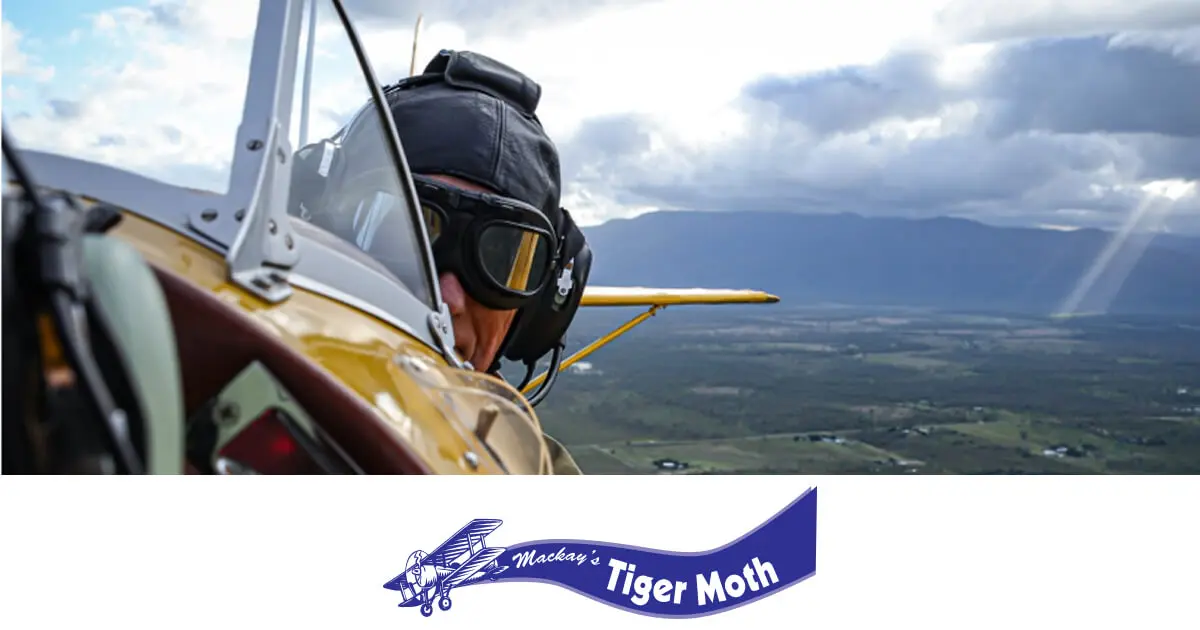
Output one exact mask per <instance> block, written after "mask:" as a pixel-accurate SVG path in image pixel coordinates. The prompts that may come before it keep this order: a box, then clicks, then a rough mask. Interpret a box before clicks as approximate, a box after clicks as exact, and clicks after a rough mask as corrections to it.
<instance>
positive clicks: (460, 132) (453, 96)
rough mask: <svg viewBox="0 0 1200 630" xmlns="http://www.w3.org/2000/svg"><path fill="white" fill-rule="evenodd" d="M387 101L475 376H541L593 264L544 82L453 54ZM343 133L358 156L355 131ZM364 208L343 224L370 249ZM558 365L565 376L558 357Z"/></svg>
mask: <svg viewBox="0 0 1200 630" xmlns="http://www.w3.org/2000/svg"><path fill="white" fill-rule="evenodd" d="M385 95H386V97H387V100H388V105H389V106H390V109H391V112H392V117H393V119H394V121H395V125H396V130H397V132H398V135H399V137H400V139H401V143H402V145H403V149H404V153H405V156H406V158H407V161H408V165H409V169H410V171H411V172H412V173H413V179H414V182H415V184H416V189H417V196H418V199H419V200H420V202H421V206H422V212H423V214H424V217H425V223H426V229H427V231H428V234H429V238H430V241H431V243H432V245H433V252H434V261H435V264H436V266H437V271H438V279H439V284H440V286H441V294H442V299H443V301H444V302H445V303H446V305H447V306H448V308H449V311H450V316H451V319H452V323H453V327H454V340H455V350H456V351H457V353H458V354H459V356H460V357H462V358H464V359H466V360H467V361H469V362H470V364H471V366H472V367H473V368H474V369H476V370H480V371H485V372H489V373H498V370H499V366H500V359H501V358H502V356H503V357H505V358H510V359H514V360H523V361H525V363H526V364H527V366H529V367H530V372H529V373H530V374H532V369H533V366H534V365H535V364H536V362H537V360H538V359H540V358H541V357H542V356H544V355H545V354H546V353H547V351H549V350H550V349H551V346H555V345H556V344H558V346H561V344H562V343H563V341H562V340H563V339H564V338H565V333H566V327H567V325H568V324H569V323H570V320H571V319H572V318H573V316H574V313H575V309H576V308H578V301H579V297H580V294H582V289H583V284H584V283H586V275H587V269H588V267H589V266H590V257H591V253H590V250H588V249H587V244H586V240H585V239H584V238H583V235H582V232H580V231H579V229H578V227H577V226H576V225H575V224H574V221H573V220H572V219H571V217H570V213H569V212H567V211H566V210H564V209H562V208H561V207H560V205H559V203H560V196H561V189H562V182H561V176H560V166H559V156H558V150H557V148H556V147H555V145H554V143H553V142H552V141H551V140H550V137H549V136H548V135H547V134H546V131H545V130H544V129H543V127H542V125H541V122H540V121H539V119H538V117H537V115H536V113H535V111H536V108H537V105H538V101H539V100H540V97H541V86H540V85H538V84H537V83H535V82H534V81H532V80H531V79H529V78H528V77H526V76H525V75H524V74H522V73H520V72H518V71H516V70H514V69H512V68H510V67H508V66H506V65H504V64H502V63H500V62H498V61H496V60H494V59H491V58H489V57H486V56H484V55H481V54H478V53H473V52H466V51H446V50H443V51H441V52H439V53H438V54H437V55H436V56H435V57H434V58H433V60H432V61H430V62H429V64H428V65H427V66H426V68H425V69H424V71H423V72H422V73H421V74H418V75H415V76H413V77H409V78H407V79H404V80H402V81H400V82H399V83H397V84H395V85H392V86H389V87H388V88H386V89H385ZM354 124H355V123H354V122H351V123H350V124H349V125H348V127H353V126H354ZM339 135H340V136H341V137H340V138H338V136H335V138H337V139H338V140H339V142H341V143H342V145H343V146H344V147H345V149H346V150H347V152H349V151H350V150H351V147H350V146H348V145H349V144H351V141H350V139H349V135H350V134H349V133H348V132H346V130H343V131H342V132H339ZM303 152H304V149H302V150H301V152H299V153H303ZM299 153H298V155H299ZM299 159H300V160H301V161H303V158H299ZM295 190H296V189H295V184H294V188H293V191H295ZM360 210H361V209H359V210H356V211H355V212H354V216H353V217H352V218H347V219H343V220H342V226H343V227H344V230H343V231H345V230H350V231H352V232H353V235H352V237H351V238H350V240H353V241H354V242H355V243H356V244H358V245H359V246H360V247H363V248H364V249H367V250H368V251H371V247H373V244H372V243H371V237H370V234H371V233H373V232H378V230H377V229H375V228H373V227H372V225H373V224H374V223H376V221H375V220H373V219H372V218H371V216H372V213H370V212H362V211H360ZM301 214H304V212H303V211H302V212H301ZM343 214H349V213H343ZM403 245H404V244H394V246H403ZM372 253H373V254H374V252H372ZM376 257H377V258H378V257H379V256H378V255H377V256H376ZM579 262H583V264H579ZM572 291H574V293H572ZM568 298H571V299H568ZM561 349H562V348H561V347H558V348H557V350H559V351H560V350H561ZM554 357H555V360H554V361H553V362H552V366H553V367H552V373H555V374H556V372H557V368H558V364H557V362H558V358H559V357H560V354H559V352H558V351H556V352H555V353H554ZM526 380H527V381H528V378H527V379H526ZM547 381H550V382H552V379H547ZM548 384H549V383H546V384H545V385H548ZM531 399H532V397H531ZM538 400H539V401H540V398H539V399H538ZM545 437H546V444H547V447H548V448H549V449H550V454H551V458H552V461H553V466H554V472H555V474H579V473H580V470H579V468H578V467H577V466H576V464H575V462H574V460H573V458H572V457H571V456H570V454H569V453H568V452H567V451H566V449H565V448H564V447H563V446H562V445H561V444H560V443H559V442H558V441H557V440H554V439H553V438H550V437H549V436H545Z"/></svg>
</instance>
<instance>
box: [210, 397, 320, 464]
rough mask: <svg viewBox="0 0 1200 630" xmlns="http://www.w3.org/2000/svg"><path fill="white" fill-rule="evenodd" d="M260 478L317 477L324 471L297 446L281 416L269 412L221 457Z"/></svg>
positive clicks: (233, 441)
mask: <svg viewBox="0 0 1200 630" xmlns="http://www.w3.org/2000/svg"><path fill="white" fill-rule="evenodd" d="M218 455H219V456H221V457H226V458H229V459H232V460H233V461H235V462H237V463H239V464H241V465H243V466H246V467H247V468H249V469H251V470H253V471H254V472H256V473H258V474H260V475H314V474H321V473H322V472H323V471H322V470H321V467H320V466H319V465H318V464H317V462H316V461H314V460H313V458H312V457H310V456H309V454H308V453H307V452H305V450H304V449H302V448H300V445H299V444H298V443H297V442H296V439H295V437H293V436H292V434H291V432H290V431H288V428H287V426H285V425H284V424H283V421H282V420H281V417H280V415H279V412H278V411H276V410H273V409H272V410H268V411H267V412H266V413H264V414H262V415H261V416H259V417H258V418H257V419H255V421H254V422H252V423H250V425H249V426H247V427H246V428H245V429H242V431H241V432H240V433H238V434H237V435H236V436H234V438H233V440H231V441H230V442H229V443H228V444H226V445H225V447H224V448H222V449H221V450H220V452H219V453H218Z"/></svg>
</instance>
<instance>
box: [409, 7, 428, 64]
mask: <svg viewBox="0 0 1200 630" xmlns="http://www.w3.org/2000/svg"><path fill="white" fill-rule="evenodd" d="M424 19H425V14H424V13H418V14H417V25H416V26H415V27H413V49H412V61H410V62H409V63H408V76H410V77H413V76H416V75H417V38H418V37H419V36H420V35H421V21H422V20H424Z"/></svg>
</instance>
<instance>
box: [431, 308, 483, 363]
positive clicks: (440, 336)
mask: <svg viewBox="0 0 1200 630" xmlns="http://www.w3.org/2000/svg"><path fill="white" fill-rule="evenodd" d="M451 321H453V320H452V318H451V317H450V307H448V306H446V303H445V302H442V303H441V306H440V308H439V309H438V311H437V312H436V313H430V314H429V330H430V331H432V332H433V338H434V340H435V341H437V344H438V347H439V349H440V350H441V351H442V356H443V357H445V358H446V361H447V362H449V363H450V365H452V366H454V367H456V368H458V369H466V370H473V369H475V367H474V366H472V365H471V363H470V362H469V361H465V360H463V359H462V358H460V357H459V356H458V353H457V352H455V351H454V327H453V325H452V324H451Z"/></svg>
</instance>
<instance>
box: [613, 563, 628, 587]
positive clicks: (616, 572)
mask: <svg viewBox="0 0 1200 630" xmlns="http://www.w3.org/2000/svg"><path fill="white" fill-rule="evenodd" d="M608 566H610V567H612V573H611V574H610V575H609V576H608V590H610V591H615V590H617V578H618V577H619V576H620V575H621V572H622V571H624V570H625V567H627V566H629V565H627V564H625V563H624V562H621V561H620V560H617V559H616V558H611V559H609V561H608Z"/></svg>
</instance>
